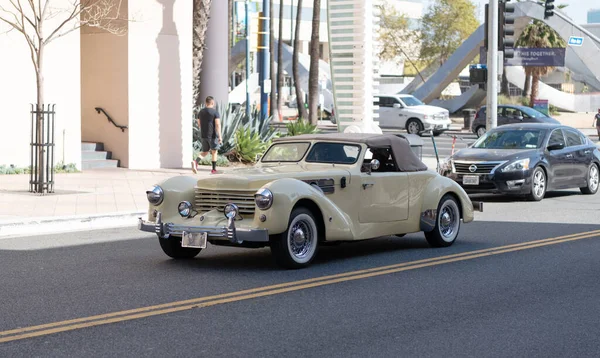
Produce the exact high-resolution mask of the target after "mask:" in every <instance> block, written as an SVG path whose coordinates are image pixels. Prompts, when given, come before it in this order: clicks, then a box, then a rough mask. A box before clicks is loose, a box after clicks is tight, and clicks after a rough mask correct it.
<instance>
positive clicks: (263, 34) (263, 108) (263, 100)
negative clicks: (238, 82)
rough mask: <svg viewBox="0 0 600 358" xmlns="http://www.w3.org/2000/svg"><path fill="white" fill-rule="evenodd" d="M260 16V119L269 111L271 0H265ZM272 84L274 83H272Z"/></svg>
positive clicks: (266, 115) (264, 117)
mask: <svg viewBox="0 0 600 358" xmlns="http://www.w3.org/2000/svg"><path fill="white" fill-rule="evenodd" d="M261 15H262V16H261V18H259V21H260V23H261V24H262V26H259V28H260V29H261V31H259V32H258V35H259V39H260V41H259V43H258V82H259V83H260V119H261V120H265V119H267V117H268V113H269V108H268V107H269V94H268V93H267V91H266V86H265V82H266V80H267V78H270V76H269V61H268V59H269V40H270V36H269V23H268V21H269V0H263V8H262V13H261ZM271 85H272V84H271Z"/></svg>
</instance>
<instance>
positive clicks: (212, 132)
mask: <svg viewBox="0 0 600 358" xmlns="http://www.w3.org/2000/svg"><path fill="white" fill-rule="evenodd" d="M205 103H206V107H204V108H203V109H202V110H201V111H200V112H199V113H198V117H197V118H196V119H197V120H198V127H200V142H201V144H202V152H201V153H200V157H201V158H204V157H206V155H207V154H208V152H209V151H210V152H211V154H212V170H211V171H210V173H211V174H216V173H217V150H218V149H219V147H220V146H221V144H222V143H223V138H222V137H221V116H220V115H219V112H218V111H217V110H216V109H215V108H214V107H215V99H214V98H213V97H212V96H208V97H206V101H205ZM201 158H198V159H196V160H195V161H192V171H193V172H194V173H198V161H199V160H201Z"/></svg>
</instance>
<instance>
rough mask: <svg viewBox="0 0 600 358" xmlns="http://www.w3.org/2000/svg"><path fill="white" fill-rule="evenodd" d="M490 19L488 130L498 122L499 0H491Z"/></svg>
mask: <svg viewBox="0 0 600 358" xmlns="http://www.w3.org/2000/svg"><path fill="white" fill-rule="evenodd" d="M488 19H489V21H488V26H489V28H488V54H487V68H488V82H487V100H486V108H487V109H486V131H489V130H490V129H492V128H496V126H497V123H498V117H497V114H498V0H490V6H489V13H488Z"/></svg>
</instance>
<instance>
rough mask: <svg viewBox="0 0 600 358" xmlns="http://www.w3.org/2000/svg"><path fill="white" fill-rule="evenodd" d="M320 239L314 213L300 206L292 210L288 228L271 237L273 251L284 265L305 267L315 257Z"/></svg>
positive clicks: (276, 259)
mask: <svg viewBox="0 0 600 358" xmlns="http://www.w3.org/2000/svg"><path fill="white" fill-rule="evenodd" d="M318 241H319V230H318V228H317V221H316V220H315V217H314V215H313V213H312V212H311V211H310V210H308V209H307V208H304V207H299V208H296V209H294V210H293V211H292V214H291V215H290V220H289V223H288V228H287V230H286V231H285V232H283V233H281V234H279V235H272V236H271V237H270V246H271V253H272V254H273V257H274V258H275V262H277V264H278V265H280V266H282V267H285V268H290V269H298V268H303V267H306V266H308V265H309V264H310V263H311V262H312V260H313V259H314V258H315V256H316V253H317V248H318Z"/></svg>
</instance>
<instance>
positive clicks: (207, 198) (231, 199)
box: [194, 188, 256, 215]
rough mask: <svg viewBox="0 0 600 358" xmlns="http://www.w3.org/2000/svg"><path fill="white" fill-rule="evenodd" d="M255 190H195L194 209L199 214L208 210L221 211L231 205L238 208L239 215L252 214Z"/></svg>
mask: <svg viewBox="0 0 600 358" xmlns="http://www.w3.org/2000/svg"><path fill="white" fill-rule="evenodd" d="M255 193H256V190H251V191H245V190H206V189H198V188H196V189H195V195H194V209H195V210H196V211H198V212H200V213H204V212H207V211H210V210H215V209H217V210H219V211H223V209H224V208H225V205H227V204H229V203H232V204H235V205H237V206H238V208H239V209H240V214H242V215H253V214H254V194H255Z"/></svg>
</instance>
